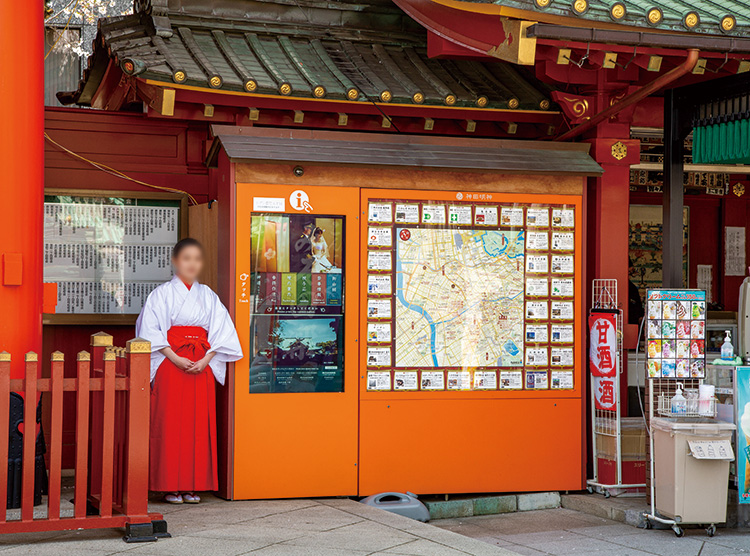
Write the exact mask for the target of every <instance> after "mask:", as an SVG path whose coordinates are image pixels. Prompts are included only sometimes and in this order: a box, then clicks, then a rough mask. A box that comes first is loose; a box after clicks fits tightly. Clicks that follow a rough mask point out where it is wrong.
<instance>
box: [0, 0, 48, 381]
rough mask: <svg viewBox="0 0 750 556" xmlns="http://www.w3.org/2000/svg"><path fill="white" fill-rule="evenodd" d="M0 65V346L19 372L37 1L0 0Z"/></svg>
mask: <svg viewBox="0 0 750 556" xmlns="http://www.w3.org/2000/svg"><path fill="white" fill-rule="evenodd" d="M0 68H1V69H0V107H2V116H0V191H1V192H2V195H0V265H1V268H0V351H3V350H4V351H8V352H10V353H11V356H12V359H13V363H12V367H11V369H12V370H11V375H12V376H13V377H14V378H19V377H21V376H23V374H22V373H23V361H24V359H23V354H24V353H25V352H27V351H35V352H37V353H40V352H41V348H42V210H43V200H44V197H43V195H44V135H43V134H44V17H43V4H42V2H18V1H17V0H0Z"/></svg>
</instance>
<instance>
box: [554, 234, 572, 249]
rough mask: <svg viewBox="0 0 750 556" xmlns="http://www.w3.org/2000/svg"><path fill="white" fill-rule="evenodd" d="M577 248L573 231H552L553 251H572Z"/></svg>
mask: <svg viewBox="0 0 750 556" xmlns="http://www.w3.org/2000/svg"><path fill="white" fill-rule="evenodd" d="M574 248H575V236H574V235H573V232H552V250H553V251H572V250H573V249H574Z"/></svg>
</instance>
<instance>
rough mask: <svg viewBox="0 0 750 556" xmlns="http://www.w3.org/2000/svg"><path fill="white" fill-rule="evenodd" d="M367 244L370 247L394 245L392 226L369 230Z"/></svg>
mask: <svg viewBox="0 0 750 556" xmlns="http://www.w3.org/2000/svg"><path fill="white" fill-rule="evenodd" d="M367 245H368V246H370V247H390V246H391V245H393V239H392V237H391V228H375V227H372V226H370V228H368V230H367Z"/></svg>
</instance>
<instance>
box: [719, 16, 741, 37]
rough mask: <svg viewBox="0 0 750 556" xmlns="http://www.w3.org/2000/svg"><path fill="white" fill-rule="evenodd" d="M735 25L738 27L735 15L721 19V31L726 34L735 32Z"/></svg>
mask: <svg viewBox="0 0 750 556" xmlns="http://www.w3.org/2000/svg"><path fill="white" fill-rule="evenodd" d="M735 25H737V20H736V19H735V18H734V16H733V15H725V16H724V17H722V18H721V30H722V31H724V32H725V33H729V32H730V31H733V30H734V26H735Z"/></svg>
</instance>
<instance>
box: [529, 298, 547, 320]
mask: <svg viewBox="0 0 750 556" xmlns="http://www.w3.org/2000/svg"><path fill="white" fill-rule="evenodd" d="M548 317H549V313H548V306H547V302H546V301H527V302H526V318H527V319H529V320H547V318H548Z"/></svg>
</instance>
